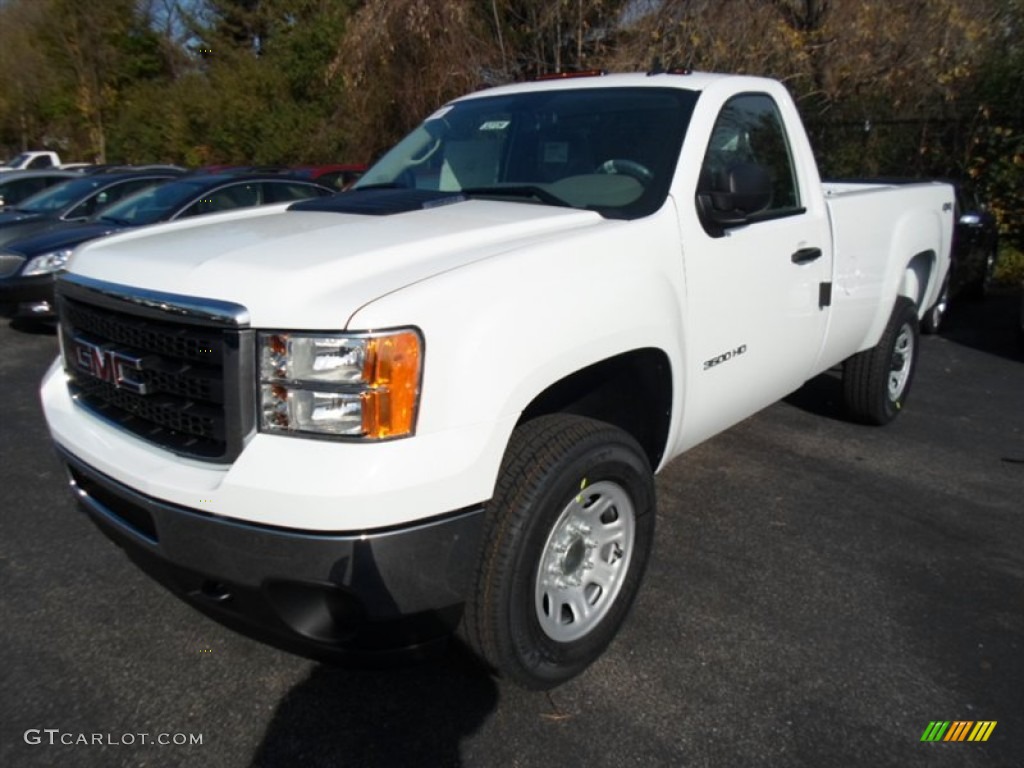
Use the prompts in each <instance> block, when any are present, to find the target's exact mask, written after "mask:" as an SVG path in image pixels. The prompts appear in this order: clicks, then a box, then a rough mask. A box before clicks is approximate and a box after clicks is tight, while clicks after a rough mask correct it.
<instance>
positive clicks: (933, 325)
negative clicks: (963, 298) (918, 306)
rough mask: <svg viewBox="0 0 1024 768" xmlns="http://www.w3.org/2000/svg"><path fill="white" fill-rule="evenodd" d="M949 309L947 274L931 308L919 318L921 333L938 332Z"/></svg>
mask: <svg viewBox="0 0 1024 768" xmlns="http://www.w3.org/2000/svg"><path fill="white" fill-rule="evenodd" d="M948 311H949V275H946V279H945V280H943V281H942V291H941V292H940V293H939V298H938V299H936V300H935V303H934V304H932V308H931V309H929V310H928V311H927V312H925V313H924V317H922V318H921V333H928V334H933V333H938V332H939V327H940V326H941V325H942V322H943V320H945V319H946V313H947V312H948Z"/></svg>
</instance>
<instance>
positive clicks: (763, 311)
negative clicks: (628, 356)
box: [679, 93, 832, 444]
mask: <svg viewBox="0 0 1024 768" xmlns="http://www.w3.org/2000/svg"><path fill="white" fill-rule="evenodd" d="M794 112H795V110H794ZM806 162H813V159H811V158H806ZM807 178H808V176H807V174H803V173H801V169H800V168H799V167H798V164H797V162H796V160H795V159H794V153H793V151H792V149H791V143H790V140H789V137H788V136H787V133H786V130H785V123H784V121H783V119H782V117H781V114H780V111H779V108H778V106H777V104H776V102H775V100H774V99H773V98H772V97H771V96H769V95H768V94H761V93H747V94H742V95H739V96H734V97H732V98H731V99H729V100H728V101H726V102H725V104H724V106H723V107H722V108H721V110H720V112H719V114H718V117H717V119H716V121H715V125H714V128H713V130H712V133H711V137H710V140H709V142H708V145H707V148H706V150H705V154H704V160H703V164H702V167H701V169H700V176H699V180H698V182H697V189H696V193H695V194H694V195H693V196H692V197H690V198H689V199H683V200H681V201H680V203H679V204H680V206H687V205H689V206H692V209H691V210H690V211H686V212H681V213H682V214H683V215H681V217H680V218H681V221H682V222H683V228H684V231H683V233H682V235H683V243H684V258H685V269H686V284H687V289H686V293H687V296H686V304H685V309H684V312H685V315H686V317H685V327H686V328H687V339H688V344H687V351H686V360H687V376H686V380H687V393H686V401H687V404H686V407H685V409H684V413H685V414H686V421H687V424H686V425H685V428H684V431H685V432H686V433H687V434H688V437H689V439H688V440H687V442H690V443H691V444H692V443H693V442H697V441H698V440H701V439H703V438H704V437H707V436H710V435H711V434H714V433H715V432H717V431H719V430H720V429H723V428H724V427H726V426H728V425H729V424H732V423H735V422H737V421H739V420H740V419H743V418H745V417H746V416H748V415H750V414H752V413H754V412H756V411H757V410H759V409H760V408H763V407H764V406H766V405H768V404H770V403H773V402H775V401H776V400H778V399H780V398H782V397H784V396H785V395H787V394H789V393H790V392H792V391H794V390H795V389H797V388H799V387H800V385H801V384H803V382H804V381H806V380H807V379H808V378H810V376H811V375H812V369H813V367H814V364H815V361H816V360H817V358H818V355H819V351H820V349H821V346H822V342H823V340H824V336H825V331H826V325H827V321H828V303H829V300H830V296H829V291H830V287H831V283H830V281H831V270H832V246H831V236H830V228H829V224H828V219H827V212H826V210H825V207H824V205H823V203H821V201H820V197H821V193H820V192H819V191H817V190H816V189H815V190H812V189H810V186H811V184H812V183H814V184H817V186H818V187H819V188H820V183H818V182H817V171H816V169H814V171H813V173H812V174H810V176H809V178H812V179H813V182H811V183H805V182H806V179H807ZM751 179H753V180H754V181H753V182H752V181H751ZM758 181H760V182H761V184H762V187H761V189H762V190H763V199H762V200H760V201H759V202H758V205H761V204H762V203H766V205H764V207H763V208H761V209H760V210H758V211H756V212H755V213H749V212H745V211H742V210H734V211H731V212H730V211H729V210H728V206H730V205H732V204H736V205H743V204H745V203H743V202H740V201H741V200H742V194H743V193H744V192H749V191H750V185H751V183H753V184H754V186H755V187H756V186H757V183H756V182H758ZM730 185H733V186H732V187H730ZM812 193H813V194H815V195H817V196H818V199H817V200H816V201H815V202H816V203H817V204H815V205H809V204H808V196H809V195H810V194H812ZM747 202H749V199H748V200H747ZM715 205H717V206H721V207H724V210H721V209H720V210H718V211H717V213H716V214H715V219H717V221H716V220H713V219H712V217H711V216H709V215H708V214H709V210H710V209H709V206H715ZM694 213H696V216H694V215H693V214H694ZM695 219H696V221H695ZM687 222H692V223H691V224H687ZM737 222H738V223H737Z"/></svg>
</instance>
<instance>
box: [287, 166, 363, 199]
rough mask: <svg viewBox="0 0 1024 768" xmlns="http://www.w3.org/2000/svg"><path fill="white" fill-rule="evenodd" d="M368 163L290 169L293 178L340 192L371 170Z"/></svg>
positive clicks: (294, 167)
mask: <svg viewBox="0 0 1024 768" xmlns="http://www.w3.org/2000/svg"><path fill="white" fill-rule="evenodd" d="M369 167H370V166H368V165H367V164H366V163H336V164H334V165H296V166H293V167H292V168H291V169H289V171H290V173H291V174H292V175H293V176H298V177H299V178H302V179H309V180H310V181H316V182H318V183H320V184H324V185H326V186H328V187H333V188H334V189H336V190H338V191H339V192H341V191H343V190H346V189H348V188H349V187H351V186H352V185H353V184H355V183H356V182H357V181H359V177H360V176H362V175H363V174H364V173H366V169H367V168H369Z"/></svg>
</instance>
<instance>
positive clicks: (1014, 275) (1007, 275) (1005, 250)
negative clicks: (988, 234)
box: [995, 245, 1024, 287]
mask: <svg viewBox="0 0 1024 768" xmlns="http://www.w3.org/2000/svg"><path fill="white" fill-rule="evenodd" d="M995 282H996V283H997V284H999V285H1006V286H1014V287H1016V286H1019V285H1020V284H1021V283H1024V253H1022V252H1021V251H1020V250H1018V249H1017V248H1014V247H1013V246H1012V245H1003V246H1002V247H1001V248H1000V249H999V260H998V261H997V262H996V272H995Z"/></svg>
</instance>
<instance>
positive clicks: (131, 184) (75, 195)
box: [0, 170, 181, 246]
mask: <svg viewBox="0 0 1024 768" xmlns="http://www.w3.org/2000/svg"><path fill="white" fill-rule="evenodd" d="M179 176H181V173H180V172H176V171H171V170H161V171H114V172H110V173H93V174H89V175H87V176H80V177H78V178H75V179H73V180H71V181H66V182H64V183H63V184H57V185H56V186H53V187H50V188H49V189H44V190H43V191H42V192H39V193H38V194H35V195H33V196H32V197H30V198H28V199H26V200H24V201H22V202H21V203H20V204H18V205H17V206H15V207H14V208H7V209H5V210H4V211H0V246H2V245H4V244H5V243H9V242H12V241H14V240H20V239H21V238H23V237H27V236H28V235H31V234H35V233H36V232H40V231H42V230H44V229H47V228H48V227H50V226H52V225H53V224H54V223H56V222H60V221H85V220H86V219H88V218H89V217H90V216H92V215H93V214H95V213H97V212H98V211H99V210H100V209H102V208H105V207H106V206H108V205H110V204H111V203H115V202H117V201H118V200H120V199H122V198H124V197H127V196H128V195H130V194H132V193H134V192H138V191H139V190H142V189H145V188H146V187H150V186H152V185H154V184H158V183H160V182H163V181H167V180H168V179H173V178H177V177H179Z"/></svg>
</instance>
